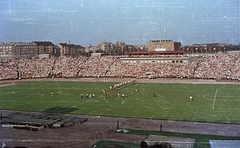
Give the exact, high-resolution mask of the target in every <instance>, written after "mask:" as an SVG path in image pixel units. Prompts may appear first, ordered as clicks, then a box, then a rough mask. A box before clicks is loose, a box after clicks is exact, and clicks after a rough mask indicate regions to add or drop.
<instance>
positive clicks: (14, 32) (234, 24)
mask: <svg viewBox="0 0 240 148" xmlns="http://www.w3.org/2000/svg"><path fill="white" fill-rule="evenodd" d="M239 20H240V1H239V0H0V42H10V41H13V42H16V41H27V42H28V41H36V40H41V41H52V42H53V43H55V44H56V43H59V42H69V40H70V41H71V43H74V44H80V45H84V46H88V45H90V44H92V45H97V44H98V43H101V42H104V41H106V42H113V43H115V42H116V41H123V42H125V43H127V44H147V42H148V41H149V40H153V39H172V40H174V41H180V42H181V43H182V44H183V45H186V44H192V43H211V42H214V43H216V42H221V43H232V44H238V43H239V42H240V23H239Z"/></svg>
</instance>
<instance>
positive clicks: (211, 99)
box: [0, 81, 240, 123]
mask: <svg viewBox="0 0 240 148" xmlns="http://www.w3.org/2000/svg"><path fill="white" fill-rule="evenodd" d="M113 84H116V83H103V82H101V83H100V82H99V83H96V82H60V81H49V82H44V81H42V82H24V83H16V85H13V86H8V87H3V88H0V109H1V110H21V111H36V112H50V113H70V114H87V115H99V116H118V117H134V118H148V119H166V120H183V121H203V122H217V123H240V93H239V92H240V85H216V84H213V85H210V84H206V85H203V84H160V83H138V84H131V85H128V86H126V87H124V88H121V89H117V90H114V91H111V92H109V93H108V96H107V98H106V96H105V95H104V94H103V93H102V91H101V90H102V89H105V90H107V89H108V87H109V86H110V85H113ZM136 89H137V90H138V91H136ZM51 92H53V93H54V94H53V95H51ZM123 93H124V94H125V97H124V98H122V97H121V94H123ZM154 93H155V94H156V96H154V95H153V94H154ZM81 94H83V96H84V97H82V98H81ZM86 94H91V95H92V94H95V97H91V98H87V97H85V96H86ZM118 94H120V97H118ZM189 96H192V97H193V101H190V100H189Z"/></svg>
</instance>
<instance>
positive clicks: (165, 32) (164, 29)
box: [163, 27, 167, 39]
mask: <svg viewBox="0 0 240 148" xmlns="http://www.w3.org/2000/svg"><path fill="white" fill-rule="evenodd" d="M163 32H164V37H165V39H167V28H166V27H164V28H163Z"/></svg>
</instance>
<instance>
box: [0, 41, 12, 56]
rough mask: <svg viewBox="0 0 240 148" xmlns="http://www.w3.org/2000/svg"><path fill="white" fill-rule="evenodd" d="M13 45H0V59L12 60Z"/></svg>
mask: <svg viewBox="0 0 240 148" xmlns="http://www.w3.org/2000/svg"><path fill="white" fill-rule="evenodd" d="M13 51H14V43H0V58H1V59H10V58H13V57H14V55H13Z"/></svg>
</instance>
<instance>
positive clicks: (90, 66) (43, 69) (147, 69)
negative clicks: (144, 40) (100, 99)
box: [0, 53, 240, 81]
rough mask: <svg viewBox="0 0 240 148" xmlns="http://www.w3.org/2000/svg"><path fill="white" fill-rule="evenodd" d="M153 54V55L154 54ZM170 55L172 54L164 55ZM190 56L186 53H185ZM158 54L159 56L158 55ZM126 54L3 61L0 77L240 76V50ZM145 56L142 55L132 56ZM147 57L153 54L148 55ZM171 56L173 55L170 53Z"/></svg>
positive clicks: (212, 77) (0, 63)
mask: <svg viewBox="0 0 240 148" xmlns="http://www.w3.org/2000/svg"><path fill="white" fill-rule="evenodd" d="M151 56H152V55H151ZM164 56H165V57H168V58H169V56H168V55H164ZM182 56H186V55H182ZM155 57H158V56H155ZM123 58H126V57H123V56H100V57H99V56H91V57H84V56H80V57H59V58H43V59H11V60H2V61H0V80H7V79H36V78H56V77H57V78H77V77H133V78H145V76H146V73H150V74H151V76H152V77H151V78H176V77H177V78H198V79H217V80H221V79H229V80H238V81H239V80H240V55H239V53H237V54H236V53H217V54H205V55H201V56H198V58H192V59H193V60H190V57H188V59H189V60H188V62H174V63H173V62H163V63H158V62H137V63H132V62H123V61H122V59H123ZM128 58H137V59H138V60H141V58H142V56H139V57H138V56H134V57H131V56H129V57H128ZM144 58H152V57H146V56H144ZM170 58H171V57H170Z"/></svg>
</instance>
